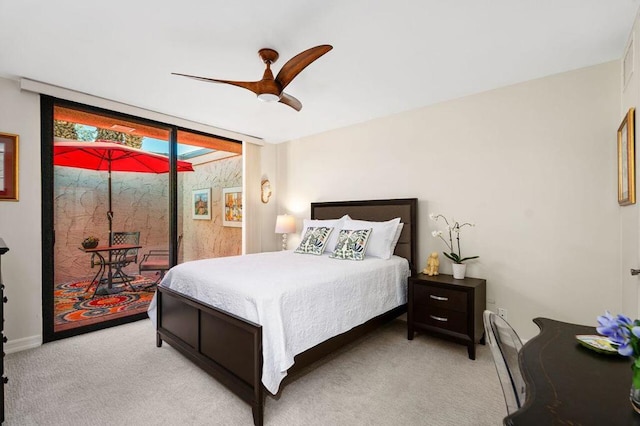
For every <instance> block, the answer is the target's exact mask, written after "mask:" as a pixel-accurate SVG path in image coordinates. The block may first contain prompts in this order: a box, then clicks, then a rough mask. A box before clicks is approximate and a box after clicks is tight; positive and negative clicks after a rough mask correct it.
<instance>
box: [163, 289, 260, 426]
mask: <svg viewBox="0 0 640 426" xmlns="http://www.w3.org/2000/svg"><path fill="white" fill-rule="evenodd" d="M157 303H158V310H157V312H158V317H157V335H156V345H157V346H158V347H160V346H161V345H162V341H163V340H164V341H167V342H168V343H169V344H170V345H171V346H172V347H174V348H175V349H176V350H178V351H179V352H181V353H182V354H183V355H185V356H187V357H188V358H190V359H191V360H192V361H193V362H195V363H196V364H197V365H198V366H200V368H202V369H203V370H205V371H206V372H207V373H209V374H210V375H212V376H213V377H214V378H216V380H218V381H219V382H220V383H222V384H223V385H225V386H226V387H227V388H229V389H230V390H231V391H232V392H233V393H235V394H236V395H238V396H239V397H240V398H241V399H242V400H243V401H245V402H247V403H248V404H249V405H251V408H252V410H253V421H254V423H255V424H256V425H257V426H261V425H262V422H263V417H264V395H265V394H264V387H263V386H262V326H260V325H259V324H255V323H253V322H251V321H247V320H244V319H242V318H239V317H237V316H235V315H233V314H230V313H228V312H225V311H223V310H220V309H216V308H214V307H212V306H210V305H207V304H204V303H202V302H199V301H197V300H195V299H193V298H191V297H189V296H185V295H184V294H181V293H177V292H175V291H173V290H171V289H168V288H164V287H161V286H159V287H158V293H157Z"/></svg>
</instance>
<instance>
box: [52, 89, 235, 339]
mask: <svg viewBox="0 0 640 426" xmlns="http://www.w3.org/2000/svg"><path fill="white" fill-rule="evenodd" d="M41 109H42V111H41V112H42V153H43V158H42V161H43V230H44V231H45V238H44V241H43V246H44V247H43V250H44V252H45V253H46V252H47V251H49V253H50V257H47V259H45V261H44V262H43V263H44V265H43V329H44V340H45V341H49V340H55V339H58V338H63V337H67V336H71V335H75V334H80V333H83V332H87V331H92V330H95V329H100V328H104V327H108V326H112V325H117V324H120V323H123V322H129V321H133V320H137V319H141V318H146V309H147V306H148V303H149V301H150V299H151V297H152V296H153V292H154V291H155V285H157V283H158V282H159V281H160V278H161V277H162V273H163V271H161V270H158V271H153V270H151V271H146V270H141V269H142V268H140V263H141V262H143V260H144V259H145V255H146V254H148V253H150V252H156V253H157V252H159V251H161V252H164V253H166V259H167V262H169V264H170V265H171V264H175V263H176V262H182V261H187V260H194V259H202V258H207V257H218V256H228V255H235V254H240V253H241V252H242V240H241V238H242V237H241V225H242V221H241V219H240V221H239V222H236V223H234V224H232V225H231V226H226V225H225V223H226V224H227V225H228V222H225V221H224V220H223V207H222V198H223V192H224V191H225V190H228V189H230V188H231V189H234V188H235V189H239V188H241V187H242V145H241V144H240V143H238V142H236V141H232V140H228V139H224V138H220V137H216V136H214V135H207V134H202V133H198V132H194V131H191V130H187V129H178V128H177V127H175V126H170V125H166V124H163V123H157V122H152V121H149V120H144V119H139V118H137V117H131V116H126V115H123V114H119V113H114V112H111V111H106V110H102V109H98V108H92V107H88V106H84V105H79V104H74V103H70V102H67V101H62V100H58V99H55V98H49V97H43V102H42V108H41ZM63 146H64V148H65V149H66V148H69V149H73V150H74V151H75V152H74V153H73V154H74V155H75V156H72V159H64V160H63V159H62V156H61V154H60V153H61V152H62V151H61V147H63ZM99 146H100V147H102V146H106V147H108V148H112V147H113V148H117V149H118V150H127V151H131V152H133V153H134V154H136V155H137V157H136V158H137V159H138V162H139V164H137V165H135V166H131V165H128V166H127V167H121V166H120V164H117V163H116V161H117V160H116V159H115V157H114V159H113V160H107V158H111V157H108V155H105V158H104V159H103V160H102V161H103V164H101V165H99V166H96V165H94V164H93V162H92V159H91V158H90V156H87V155H86V153H83V152H82V150H83V147H88V148H91V149H92V150H95V148H98V147H99ZM76 147H77V149H76ZM104 162H108V163H110V164H106V163H104ZM152 164H153V165H154V166H151V165H152ZM158 164H159V168H158ZM240 200H241V193H240ZM196 203H198V204H197V205H196ZM236 207H239V208H240V210H239V211H240V212H241V207H242V206H241V205H240V206H236ZM240 218H241V213H240ZM110 231H111V233H110ZM116 232H133V233H135V234H137V237H138V240H137V242H136V243H135V245H136V246H138V248H137V249H135V250H132V251H131V252H128V256H129V255H131V256H130V257H132V259H131V261H130V262H127V263H126V264H120V265H116V264H115V263H114V259H112V258H111V257H110V256H111V253H112V251H110V250H109V249H107V248H104V247H105V246H106V247H109V246H113V244H115V242H114V243H113V244H112V238H113V235H115V233H116ZM48 235H50V236H51V237H52V238H47V237H46V236H48ZM88 237H95V238H97V239H98V240H99V242H98V249H102V250H101V251H100V253H95V252H93V251H92V249H88V250H87V249H85V248H83V247H82V242H83V241H84V240H85V239H86V238H88ZM114 253H115V252H114ZM100 256H102V257H100ZM116 267H117V268H116ZM101 268H102V272H101ZM116 272H119V273H120V274H119V276H114V277H112V278H109V276H110V275H118V274H116ZM123 276H124V277H125V278H123Z"/></svg>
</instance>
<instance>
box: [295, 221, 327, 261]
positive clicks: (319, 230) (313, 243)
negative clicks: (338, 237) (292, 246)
mask: <svg viewBox="0 0 640 426" xmlns="http://www.w3.org/2000/svg"><path fill="white" fill-rule="evenodd" d="M331 231H333V228H327V227H325V226H317V227H316V226H310V227H308V228H307V232H305V234H304V237H303V238H302V241H300V245H299V246H298V248H297V249H296V250H295V252H296V253H303V254H316V255H321V254H322V252H324V248H325V246H326V245H327V241H329V235H331Z"/></svg>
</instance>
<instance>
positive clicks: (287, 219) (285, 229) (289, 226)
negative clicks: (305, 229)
mask: <svg viewBox="0 0 640 426" xmlns="http://www.w3.org/2000/svg"><path fill="white" fill-rule="evenodd" d="M291 232H296V218H295V217H294V216H289V215H287V214H280V215H278V218H277V219H276V234H290V233H291Z"/></svg>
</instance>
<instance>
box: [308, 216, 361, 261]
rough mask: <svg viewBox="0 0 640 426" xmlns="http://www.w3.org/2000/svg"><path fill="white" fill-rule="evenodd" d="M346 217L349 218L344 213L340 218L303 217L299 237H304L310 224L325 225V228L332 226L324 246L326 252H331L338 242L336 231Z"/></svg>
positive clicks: (339, 228) (340, 227)
mask: <svg viewBox="0 0 640 426" xmlns="http://www.w3.org/2000/svg"><path fill="white" fill-rule="evenodd" d="M347 219H351V218H350V217H349V215H348V214H345V215H344V216H342V217H341V218H340V219H304V220H303V221H302V232H300V238H304V236H305V235H306V234H307V228H309V227H311V226H315V227H318V226H326V227H327V228H333V232H332V233H331V235H329V241H328V242H327V245H326V247H325V250H326V251H327V252H328V253H331V252H332V251H333V248H334V247H335V246H336V244H338V231H339V230H341V229H342V225H343V224H344V221H345V220H347Z"/></svg>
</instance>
